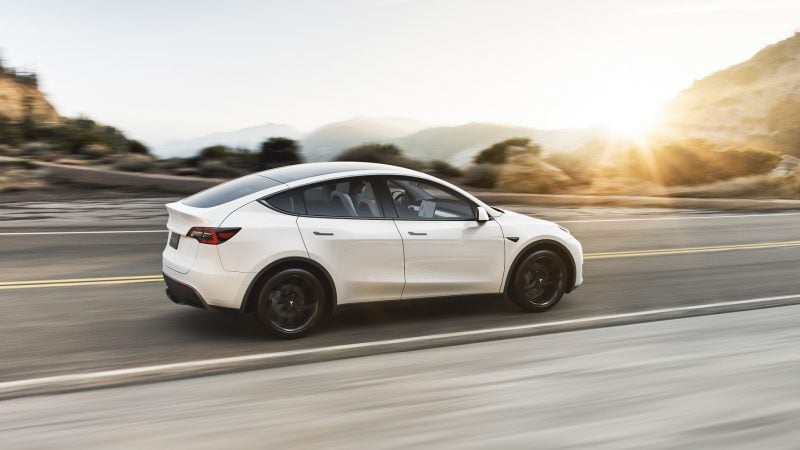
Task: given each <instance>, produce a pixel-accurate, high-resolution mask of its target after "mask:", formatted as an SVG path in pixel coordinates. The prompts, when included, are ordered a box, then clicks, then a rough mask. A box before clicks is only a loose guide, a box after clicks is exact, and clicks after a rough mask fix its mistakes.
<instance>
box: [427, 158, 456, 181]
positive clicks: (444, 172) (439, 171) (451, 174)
mask: <svg viewBox="0 0 800 450" xmlns="http://www.w3.org/2000/svg"><path fill="white" fill-rule="evenodd" d="M427 172H430V173H431V174H432V175H435V176H437V177H443V178H458V177H460V176H461V175H462V173H461V170H460V169H458V168H456V167H453V166H452V165H451V164H450V163H448V162H447V161H442V160H441V159H436V160H433V161H431V162H430V163H428V170H427Z"/></svg>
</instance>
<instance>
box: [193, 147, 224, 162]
mask: <svg viewBox="0 0 800 450" xmlns="http://www.w3.org/2000/svg"><path fill="white" fill-rule="evenodd" d="M230 153H231V149H230V148H229V147H227V146H225V145H212V146H210V147H206V148H204V149H202V150H200V153H199V154H198V155H197V156H199V157H200V159H225V158H227V157H228V155H229V154H230Z"/></svg>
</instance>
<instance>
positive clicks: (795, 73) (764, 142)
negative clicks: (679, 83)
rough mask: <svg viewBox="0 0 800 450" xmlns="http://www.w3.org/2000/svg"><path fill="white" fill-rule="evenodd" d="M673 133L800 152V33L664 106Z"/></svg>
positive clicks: (717, 73) (666, 118)
mask: <svg viewBox="0 0 800 450" xmlns="http://www.w3.org/2000/svg"><path fill="white" fill-rule="evenodd" d="M663 122H664V123H665V124H666V128H667V130H668V131H669V132H671V133H673V134H676V135H678V136H681V137H697V138H704V139H708V140H712V141H715V142H722V143H731V144H741V143H751V144H757V145H760V146H763V147H766V148H770V149H773V150H777V151H781V152H786V153H793V154H795V155H800V33H798V34H795V35H794V36H792V37H790V38H788V39H785V40H783V41H781V42H778V43H776V44H773V45H770V46H768V47H766V48H764V49H763V50H761V51H759V52H758V53H756V55H755V56H753V57H752V58H750V59H749V60H747V61H744V62H742V63H739V64H736V65H734V66H732V67H729V68H727V69H724V70H721V71H719V72H716V73H714V74H712V75H710V76H708V77H705V78H703V79H701V80H698V81H696V82H695V83H694V84H693V85H692V86H691V87H690V88H688V89H686V90H685V91H683V92H681V93H680V94H679V95H678V97H677V98H676V99H675V100H674V101H673V102H671V103H670V104H669V105H667V107H666V108H665V111H664V114H663Z"/></svg>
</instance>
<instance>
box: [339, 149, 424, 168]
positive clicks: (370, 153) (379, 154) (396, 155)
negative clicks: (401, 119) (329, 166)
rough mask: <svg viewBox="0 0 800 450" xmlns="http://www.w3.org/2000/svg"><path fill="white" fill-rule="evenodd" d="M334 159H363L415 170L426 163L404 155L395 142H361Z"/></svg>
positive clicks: (362, 160) (363, 160)
mask: <svg viewBox="0 0 800 450" xmlns="http://www.w3.org/2000/svg"><path fill="white" fill-rule="evenodd" d="M333 160H334V161H361V162H372V163H380V164H391V165H394V166H400V167H406V168H409V169H413V170H423V169H424V168H425V164H424V163H422V162H421V161H418V160H416V159H412V158H408V157H406V156H405V155H403V151H402V150H400V149H399V148H398V147H397V146H396V145H393V144H376V143H372V144H361V145H358V146H356V147H351V148H349V149H347V150H344V151H343V152H341V153H339V155H338V156H337V157H336V158H334V159H333Z"/></svg>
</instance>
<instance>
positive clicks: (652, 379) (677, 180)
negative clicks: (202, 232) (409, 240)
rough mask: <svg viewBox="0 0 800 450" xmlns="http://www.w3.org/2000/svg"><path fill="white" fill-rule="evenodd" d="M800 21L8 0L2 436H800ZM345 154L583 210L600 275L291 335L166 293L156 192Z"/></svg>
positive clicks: (474, 1) (414, 3) (429, 442)
mask: <svg viewBox="0 0 800 450" xmlns="http://www.w3.org/2000/svg"><path fill="white" fill-rule="evenodd" d="M798 27H800V2H798V1H794V0H491V1H490V0H280V1H279V0H229V1H207V0H198V1H183V0H170V1H164V0H160V1H154V0H138V1H119V0H113V1H108V0H71V1H67V0H63V1H61V0H42V1H19V0H16V1H11V0H0V55H2V56H0V342H2V345H0V447H3V448H50V447H59V448H109V447H111V448H120V447H128V448H187V447H188V448H210V449H218V448H239V447H242V448H265V447H266V448H353V447H363V448H386V447H406V448H408V447H422V448H428V447H459V448H461V447H469V448H486V447H492V448H500V447H502V448H562V447H567V448H576V447H578V448H581V447H582V448H592V449H595V448H674V447H701V448H709V447H717V448H726V449H727V448H736V447H753V448H797V443H798V442H800V431H798V427H797V424H798V423H799V422H798V417H800V413H799V412H798V411H800V396H799V395H798V394H799V393H800V378H798V377H797V374H798V373H800V352H798V348H800V346H798V342H800V331H798V330H800V328H798V326H797V325H798V317H800V306H798V304H800V277H798V270H800V226H798V224H800V220H798V218H800V34H798V33H797V31H798ZM328 160H357V161H373V162H385V163H389V164H397V165H401V166H406V167H411V168H414V169H419V170H423V171H426V172H429V173H432V174H434V175H437V176H440V177H443V178H445V179H448V180H450V181H453V182H455V183H458V184H460V185H463V186H465V187H466V188H467V189H470V190H472V191H474V192H475V194H476V195H478V196H479V197H480V198H482V199H483V200H485V201H486V202H488V203H489V204H491V205H496V206H500V207H504V208H509V209H512V210H514V211H517V212H520V213H522V214H527V215H531V216H535V217H541V218H545V219H548V220H552V221H555V222H558V223H559V224H560V225H562V226H564V227H566V228H569V229H570V231H571V232H572V233H573V235H575V236H576V237H577V238H578V239H579V240H580V242H581V243H582V245H583V248H584V252H585V256H586V261H585V265H584V276H585V282H584V285H583V286H581V287H580V288H579V289H577V290H576V291H575V292H572V293H570V294H569V295H568V296H566V297H565V299H564V300H563V301H562V302H561V303H560V304H559V305H558V306H557V307H555V308H553V309H552V310H551V311H548V312H547V313H546V314H541V315H535V316H533V315H526V314H521V313H520V312H519V311H518V310H516V309H515V308H513V307H512V306H511V304H510V303H509V302H506V301H502V300H501V299H495V298H483V297H480V298H471V299H431V300H425V301H410V300H409V301H400V302H384V303H376V304H358V305H346V306H344V307H342V308H337V311H336V314H335V315H334V317H332V318H331V320H330V321H329V322H327V325H326V326H325V327H323V328H321V329H320V330H319V331H318V332H316V333H314V334H313V335H311V336H308V337H307V338H304V339H300V340H293V341H279V340H274V339H271V338H269V337H268V336H267V335H266V334H265V332H264V331H263V330H262V329H261V328H260V327H259V326H258V324H257V323H256V321H255V320H254V319H253V318H252V317H250V316H239V315H224V314H212V313H210V312H208V311H200V310H195V309H192V308H189V307H182V306H179V305H174V304H172V303H171V302H169V300H167V299H166V297H165V295H164V286H163V279H162V278H161V251H162V250H163V248H164V246H165V244H166V237H167V233H166V231H165V226H164V225H165V222H166V211H165V209H164V203H167V202H172V201H176V200H179V199H180V198H181V197H184V196H186V195H187V194H189V193H193V192H196V191H199V190H201V189H203V188H205V187H208V186H212V185H215V184H217V183H219V182H221V181H222V180H224V179H229V178H233V177H237V176H240V175H243V174H246V173H250V172H254V171H259V170H263V169H267V168H271V167H276V166H281V165H286V164H296V163H300V162H304V161H328ZM456 344H458V345H456ZM277 366H281V367H277ZM229 371H232V372H240V373H227V374H221V372H229Z"/></svg>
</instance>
